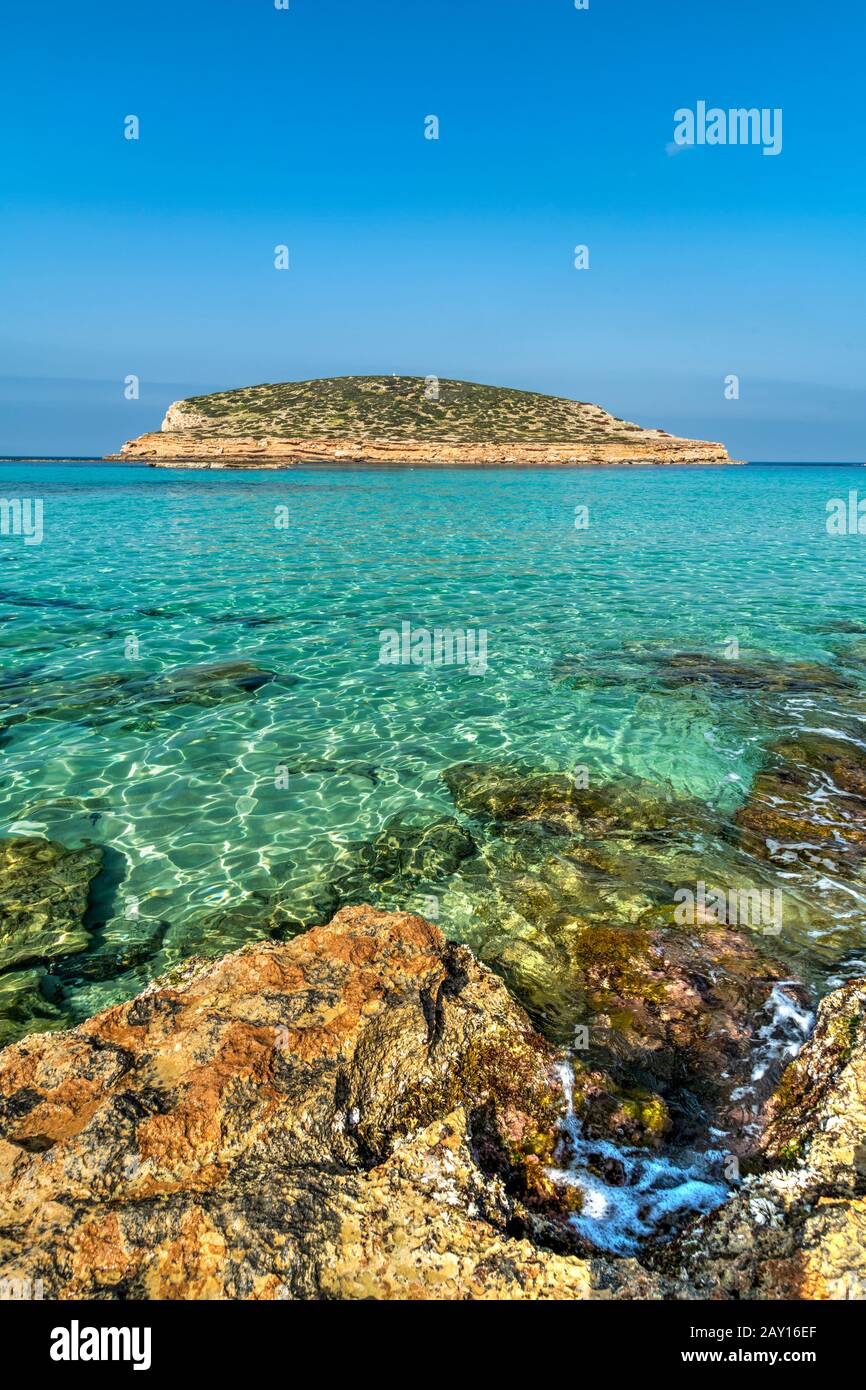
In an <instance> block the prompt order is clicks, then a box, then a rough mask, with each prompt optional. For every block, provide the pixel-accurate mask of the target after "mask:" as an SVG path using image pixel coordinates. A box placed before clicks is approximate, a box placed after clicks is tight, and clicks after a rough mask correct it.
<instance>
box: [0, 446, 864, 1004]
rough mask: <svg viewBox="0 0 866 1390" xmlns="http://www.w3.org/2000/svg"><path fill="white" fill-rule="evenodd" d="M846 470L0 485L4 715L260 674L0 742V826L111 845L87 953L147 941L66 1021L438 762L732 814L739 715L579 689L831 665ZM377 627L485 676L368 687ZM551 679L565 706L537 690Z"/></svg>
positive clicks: (134, 475)
mask: <svg viewBox="0 0 866 1390" xmlns="http://www.w3.org/2000/svg"><path fill="white" fill-rule="evenodd" d="M861 477H862V478H863V479H864V483H866V474H863V473H862V472H858V471H857V470H856V469H850V468H796V467H790V468H786V467H772V468H770V467H767V468H761V467H749V468H732V469H688V470H665V469H631V468H629V469H604V470H595V469H589V470H581V469H574V470H562V471H559V470H551V471H543V470H538V471H532V470H525V471H524V470H511V469H509V470H485V471H482V472H477V471H470V470H454V471H427V470H396V469H394V470H385V469H380V470H374V471H373V470H365V469H353V470H340V471H334V470H325V469H321V470H319V469H317V470H310V469H306V470H295V471H286V472H279V473H273V472H261V473H255V472H251V473H245V474H243V475H241V474H238V473H194V472H193V473H175V472H170V471H164V470H155V469H147V468H139V467H125V466H116V465H102V464H96V463H93V464H88V463H79V464H62V463H58V464H36V463H7V464H2V465H0V494H2V496H4V497H41V498H42V499H43V501H44V540H43V543H42V544H41V545H33V546H28V545H25V544H24V542H23V539H22V538H21V537H12V536H7V537H3V538H2V539H0V663H2V667H0V669H2V677H3V680H4V682H6V685H7V690H6V708H5V714H6V715H8V714H9V712H10V711H11V712H13V713H14V711H15V709H16V706H17V705H18V703H19V701H20V698H21V695H22V692H24V691H27V690H30V691H32V690H33V689H42V688H46V689H50V686H51V683H52V682H56V681H63V682H70V681H71V682H75V681H78V680H80V679H82V678H88V677H93V676H94V675H98V674H106V675H108V674H117V673H121V674H123V675H130V674H135V675H140V676H145V677H147V676H151V677H158V676H159V675H160V674H161V673H165V672H170V671H172V670H174V669H176V668H178V667H191V666H200V665H205V664H208V663H215V662H224V661H238V660H240V661H246V662H250V663H254V664H255V665H256V666H258V667H261V668H264V669H265V670H267V671H269V672H273V673H275V679H274V680H273V681H272V682H271V683H269V684H267V685H264V686H262V688H261V689H259V690H257V691H255V693H254V694H251V695H250V696H249V697H248V698H239V699H236V700H231V701H217V702H215V703H214V704H212V705H208V706H201V707H199V706H195V705H193V704H188V703H187V704H181V705H174V706H171V705H168V706H166V707H157V708H154V707H153V705H152V703H151V704H148V703H147V701H144V702H143V703H142V705H141V708H137V707H136V702H135V700H134V699H132V698H131V699H130V707H129V709H128V710H126V709H121V710H118V708H117V706H113V707H111V708H110V709H109V710H108V711H106V714H105V718H104V719H103V717H102V716H101V715H100V714H98V713H93V714H91V716H90V717H89V718H83V717H74V718H71V719H67V720H64V721H63V722H58V721H57V720H55V719H51V718H46V717H43V716H42V715H40V713H39V712H37V713H35V714H32V715H28V716H27V717H26V718H22V719H20V722H12V723H9V724H8V727H7V728H6V731H5V736H4V743H3V763H2V783H0V832H2V833H3V834H27V833H34V834H42V835H47V836H50V837H51V838H53V839H55V840H59V841H61V842H62V843H64V844H66V845H69V846H73V845H79V844H82V843H84V842H87V841H89V842H92V843H97V844H101V845H104V846H108V847H110V848H111V849H112V850H113V851H116V852H117V853H118V854H119V855H121V856H122V861H118V863H119V864H120V865H121V869H120V871H119V874H118V882H117V884H116V885H115V887H114V889H113V891H112V896H111V899H110V901H108V900H107V901H106V903H105V904H104V905H103V906H104V909H105V910H104V913H103V916H104V917H105V919H106V921H107V924H108V929H109V931H114V932H115V933H116V934H118V935H119V936H120V937H122V938H123V939H131V940H135V939H136V938H137V937H138V936H139V935H140V936H142V937H144V936H145V935H146V934H147V931H148V929H149V928H152V926H153V924H155V923H157V922H160V923H164V924H167V932H166V935H165V937H164V941H163V950H162V951H161V952H160V953H159V954H158V955H157V956H156V957H155V958H154V960H153V961H151V962H147V963H144V964H142V965H140V966H138V967H136V968H135V969H133V970H131V971H129V972H127V973H126V974H125V975H124V976H122V977H121V978H120V979H114V980H110V981H100V982H96V983H94V982H84V983H82V984H81V987H80V989H73V990H72V991H71V993H70V994H69V996H68V999H67V1004H68V1006H69V1007H72V1008H74V1010H75V1011H76V1012H77V1013H78V1014H79V1015H84V1014H87V1013H90V1012H92V1011H93V1010H94V1009H96V1008H98V1007H100V1006H101V1005H102V1004H103V1003H105V1002H106V1001H107V1000H109V999H113V998H116V997H118V996H119V995H122V994H130V993H133V992H134V991H135V990H136V989H138V988H140V986H141V984H142V983H143V982H144V980H145V979H146V978H148V977H149V976H150V975H151V974H152V973H154V972H155V971H157V970H159V969H161V968H164V966H165V964H166V962H167V960H168V959H171V958H174V957H176V956H177V955H179V954H184V953H185V952H186V951H187V950H192V949H196V946H197V944H199V943H198V938H197V937H196V933H195V925H194V924H195V923H196V922H198V921H200V920H201V917H202V915H203V914H204V913H206V912H211V911H213V910H214V909H215V908H223V907H232V906H233V905H235V904H238V903H240V902H241V901H243V899H244V898H245V897H246V896H247V895H249V894H251V893H260V894H268V893H270V892H272V891H273V889H274V886H275V884H286V885H288V888H287V891H288V892H289V893H291V886H292V884H298V885H301V884H303V883H308V882H309V880H310V879H311V878H312V877H315V876H317V875H318V874H319V873H324V872H327V871H328V869H329V867H330V866H332V865H333V864H334V862H335V861H337V860H339V858H340V856H341V854H343V853H344V852H345V847H346V846H347V845H349V844H351V843H352V842H357V841H358V840H363V839H365V838H367V837H368V836H370V835H371V834H373V833H375V832H376V831H378V830H379V829H381V828H382V826H383V825H385V823H386V822H387V821H388V820H389V819H390V818H391V817H392V816H394V815H395V814H396V813H405V812H412V813H413V814H414V815H416V816H418V817H420V818H421V819H423V818H425V817H427V818H429V819H436V818H437V817H441V816H442V815H453V814H454V807H453V804H452V802H451V800H450V797H449V795H448V792H447V790H446V789H445V787H444V786H443V784H442V782H441V780H440V773H441V771H442V770H443V769H444V768H446V767H448V766H449V765H451V764H453V763H456V762H459V761H461V760H465V759H472V760H480V761H488V760H489V761H496V762H502V761H506V760H518V761H520V762H525V763H527V764H531V765H533V766H537V767H545V768H549V769H569V768H573V767H574V766H575V765H586V766H587V767H588V768H589V770H590V777H591V778H597V779H600V780H611V779H616V778H620V777H626V776H635V777H640V778H644V779H649V780H650V781H653V782H658V783H660V784H666V785H668V786H670V787H672V788H673V789H674V790H675V791H676V792H679V793H683V794H686V793H688V794H691V795H694V796H697V797H700V798H702V799H704V800H706V801H709V802H711V803H713V805H715V806H716V807H718V808H719V809H720V811H724V812H729V811H731V810H733V809H734V808H735V807H736V805H737V804H738V802H739V801H740V800H742V798H743V796H744V794H745V791H746V790H747V788H748V786H749V783H750V780H751V778H752V776H753V774H754V772H755V769H756V768H757V767H758V765H759V763H760V761H761V750H762V745H763V743H764V742H765V741H766V738H767V730H766V729H765V728H762V727H761V726H760V724H759V723H758V724H756V722H755V717H754V705H753V704H749V705H745V704H744V702H742V701H740V700H736V699H735V700H730V701H727V702H726V704H725V705H724V706H721V705H720V704H719V702H718V701H716V700H714V699H712V698H709V697H704V696H701V695H697V696H696V695H695V694H694V693H690V694H689V695H688V696H687V697H685V696H680V695H678V694H671V693H670V692H668V693H660V692H657V691H648V690H647V689H646V688H641V687H640V683H638V684H637V685H629V684H628V683H626V684H623V683H621V682H620V683H617V682H616V681H612V680H608V679H599V680H598V681H597V682H596V683H593V681H592V677H593V675H594V674H595V675H598V676H600V677H601V676H602V675H606V676H609V675H610V674H611V673H615V672H616V671H617V670H620V671H621V670H623V669H625V668H626V666H627V665H628V663H630V662H633V661H635V660H637V661H641V660H643V659H645V658H646V657H647V656H649V657H652V655H653V653H654V652H656V653H658V652H662V653H663V652H666V651H671V650H673V651H678V650H700V651H703V652H710V653H715V654H716V655H721V654H722V651H723V647H724V644H725V642H726V641H727V640H728V639H729V638H730V637H732V636H735V637H736V638H737V640H738V642H739V644H740V649H741V652H742V653H743V654H748V653H752V654H754V653H759V654H761V655H762V656H763V657H772V658H777V659H780V660H788V661H790V660H800V661H803V660H808V661H813V662H819V663H823V664H827V665H830V666H833V665H834V664H836V663H837V662H838V660H839V652H840V646H841V647H844V644H845V643H846V642H848V641H850V640H851V639H850V638H849V637H847V636H846V635H844V634H842V635H840V632H839V631H838V630H834V624H836V625H839V624H844V623H850V622H851V621H852V620H855V619H857V618H858V617H860V616H861V615H863V614H866V609H864V607H863V598H864V588H866V586H864V573H866V570H864V554H866V552H864V547H866V537H858V536H851V537H844V538H831V537H828V535H827V532H826V529H825V517H826V503H827V501H828V499H829V498H831V497H835V496H845V495H846V494H847V492H848V490H849V489H850V488H852V487H856V486H857V485H858V482H859V480H860V478H861ZM578 505H587V506H588V507H589V511H590V526H589V528H588V529H587V530H577V529H575V525H574V516H575V507H576V506H578ZM281 507H287V508H288V513H287V515H288V526H287V527H286V528H285V529H281V528H278V527H277V526H276V525H275V509H276V508H281ZM404 620H408V621H410V622H411V623H412V624H413V626H425V627H428V628H432V627H435V626H443V627H456V626H464V627H476V628H484V629H486V631H487V633H488V639H487V640H488V667H487V670H486V672H485V674H484V675H473V674H472V673H471V672H470V671H469V670H467V669H466V668H464V667H442V668H439V669H429V668H428V669H425V668H418V667H412V666H385V665H381V664H380V663H379V659H378V658H379V636H378V634H379V631H380V629H383V628H390V627H399V625H400V623H401V622H402V621H404ZM130 637H135V638H136V639H137V641H138V657H137V659H134V660H130V658H129V656H128V655H127V652H128V650H129V647H128V639H129V638H130ZM563 663H564V668H565V669H567V670H571V671H574V670H577V671H579V672H582V673H584V675H585V676H587V677H589V681H588V683H586V684H584V685H583V686H580V687H579V688H574V687H573V685H572V684H570V683H568V682H563V681H562V680H559V679H557V678H556V673H557V669H560V670H561V669H562V664H563ZM558 664H559V666H558ZM10 683H11V684H10ZM46 683H47V684H46ZM789 705H790V710H789V713H790V718H791V720H793V721H794V722H795V723H796V722H797V721H803V722H806V723H808V724H810V725H811V726H815V727H824V726H825V725H826V724H827V723H828V721H832V720H833V719H834V718H835V717H836V713H835V710H834V708H833V701H832V699H831V698H830V697H824V696H821V697H819V698H818V699H817V700H816V699H812V698H811V697H808V698H805V699H800V701H799V703H798V701H797V700H796V699H793V698H792V699H791V700H790V701H789ZM315 762H326V763H328V764H330V765H332V766H331V768H330V770H327V771H321V770H319V771H316V770H313V771H307V772H304V771H301V772H292V774H291V776H290V777H289V786H288V787H287V788H286V787H284V786H281V785H276V784H275V783H276V781H277V780H278V779H277V778H276V772H277V769H278V768H279V767H280V766H289V767H292V768H294V767H296V766H297V765H298V764H302V763H315ZM352 764H354V765H356V766H355V767H354V768H352V767H347V768H346V769H345V770H343V767H344V765H352ZM358 764H361V765H364V766H368V767H370V768H372V769H374V770H375V771H374V774H373V776H372V777H368V776H365V775H364V774H363V772H360V773H359V771H358V769H357V765H358ZM849 896H850V895H849ZM850 901H851V913H852V917H853V918H854V919H855V920H856V921H858V922H859V917H860V912H861V907H860V903H859V902H858V901H857V900H856V897H853V898H850ZM448 908H449V905H448V900H447V896H446V898H445V899H444V904H443V914H442V916H441V918H440V920H441V922H442V925H443V926H444V927H445V929H446V930H451V931H452V932H453V933H454V934H456V935H466V934H467V929H466V913H467V912H469V913H470V915H471V904H470V905H469V908H467V906H466V904H465V903H463V905H462V907H461V906H460V904H458V903H457V902H456V900H455V904H454V917H453V920H452V919H449V910H448ZM461 912H462V913H463V914H464V916H463V919H462V920H461V916H460V914H461ZM234 944H237V943H236V941H235V940H233V939H232V938H231V936H230V935H229V934H227V936H226V941H225V946H226V948H228V947H230V946H232V945H234Z"/></svg>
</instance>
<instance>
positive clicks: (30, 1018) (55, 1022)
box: [0, 969, 69, 1048]
mask: <svg viewBox="0 0 866 1390" xmlns="http://www.w3.org/2000/svg"><path fill="white" fill-rule="evenodd" d="M45 983H46V975H45V971H44V970H41V969H38V970H36V969H34V970H7V971H5V972H4V973H3V974H2V975H0V1048H3V1047H6V1045H7V1043H11V1042H15V1040H16V1039H17V1038H23V1037H25V1036H26V1035H27V1034H28V1033H42V1032H45V1031H46V1030H48V1029H52V1028H54V1029H56V1028H64V1027H66V1025H67V1024H68V1022H69V1020H68V1018H67V1017H66V1015H65V1014H64V1013H63V1011H62V1010H61V1008H59V1007H58V1005H57V1004H56V1003H55V1002H54V1001H53V1000H52V999H50V998H49V997H48V995H47V994H46V993H45V991H44V985H45Z"/></svg>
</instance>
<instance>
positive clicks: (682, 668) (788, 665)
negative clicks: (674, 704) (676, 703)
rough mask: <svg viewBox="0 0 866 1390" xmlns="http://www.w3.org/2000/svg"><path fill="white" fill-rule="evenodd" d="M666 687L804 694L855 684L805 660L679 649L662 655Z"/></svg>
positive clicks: (851, 688)
mask: <svg viewBox="0 0 866 1390" xmlns="http://www.w3.org/2000/svg"><path fill="white" fill-rule="evenodd" d="M660 679H661V681H662V684H663V685H665V686H667V687H668V688H682V687H684V686H693V685H708V686H711V687H712V688H713V689H715V690H718V691H725V690H731V691H747V692H756V693H761V692H766V693H768V694H779V695H807V694H812V693H814V692H816V691H846V690H854V689H856V684H855V682H854V681H852V680H851V679H850V678H849V677H848V676H845V675H843V674H842V673H841V672H840V671H834V670H833V668H832V667H830V666H821V665H819V664H818V663H817V662H809V661H754V662H747V661H739V660H733V659H732V660H728V659H727V658H725V657H717V656H710V655H707V654H705V653H703V652H680V653H678V654H676V655H675V656H671V657H669V658H667V659H666V661H665V663H664V667H663V669H662V670H661V672H660Z"/></svg>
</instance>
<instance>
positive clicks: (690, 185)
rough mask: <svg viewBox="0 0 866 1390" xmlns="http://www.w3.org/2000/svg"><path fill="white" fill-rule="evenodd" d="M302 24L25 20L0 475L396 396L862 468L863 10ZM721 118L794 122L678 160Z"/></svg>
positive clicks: (234, 18)
mask: <svg viewBox="0 0 866 1390" xmlns="http://www.w3.org/2000/svg"><path fill="white" fill-rule="evenodd" d="M290 4H291V8H290V9H289V10H288V11H280V10H276V9H275V8H274V5H273V0H174V3H171V4H168V3H166V2H165V0H149V2H148V3H139V4H135V3H131V2H130V3H120V4H118V3H107V0H96V3H85V4H82V5H72V4H69V3H68V0H66V2H65V3H61V2H60V0H42V2H41V3H40V4H38V5H24V4H18V5H15V6H12V7H10V9H9V10H8V11H7V16H6V18H5V19H4V53H3V56H2V58H0V63H2V82H0V120H2V127H3V150H4V155H3V162H4V170H3V178H2V185H0V199H2V212H0V255H2V261H0V264H2V279H3V286H2V315H0V451H2V452H11V453H22V452H30V451H33V452H38V453H43V452H44V453H62V452H70V453H73V454H86V453H90V452H97V453H101V452H104V451H106V450H110V449H113V448H116V447H117V446H118V445H119V444H120V443H121V442H122V440H123V439H124V438H126V437H128V436H130V435H133V434H136V433H138V432H140V431H141V430H144V429H150V428H158V426H159V423H160V420H161V417H162V414H163V411H164V409H165V406H166V404H167V403H168V402H169V401H170V400H172V399H174V398H175V397H177V396H182V395H185V394H189V393H191V392H193V391H201V390H216V389H220V388H224V387H229V386H235V385H244V384H249V383H252V382H257V381H274V380H284V379H291V378H302V377H315V376H324V375H342V374H348V373H364V372H400V373H419V374H423V375H426V374H429V373H433V374H436V375H439V376H455V377H466V378H470V379H474V380H480V381H488V382H494V383H498V384H503V385H514V386H523V387H527V388H531V389H536V390H546V391H551V392H554V393H558V394H563V395H570V396H575V397H578V398H580V399H592V400H597V401H599V402H600V403H601V404H602V405H604V406H605V407H607V408H608V409H611V410H613V411H614V412H616V413H617V414H622V415H625V416H627V417H630V418H632V419H636V420H638V421H639V422H640V423H642V424H647V425H656V424H657V425H661V426H663V427H664V428H667V429H670V430H673V431H678V432H682V433H688V434H696V435H700V436H702V437H708V438H719V439H723V440H724V441H725V442H726V443H727V444H728V445H729V446H730V447H731V449H732V450H733V452H734V453H735V454H736V455H737V456H739V457H749V458H758V459H761V458H763V459H780V460H781V459H790V460H801V459H803V460H806V459H839V460H843V459H851V460H861V459H866V389H864V387H866V360H864V359H866V352H864V343H866V326H864V325H866V302H864V300H866V293H864V289H866V254H864V247H866V236H864V233H866V225H864V224H866V218H864V212H866V177H864V176H866V140H864V135H866V129H864V126H866V117H864V102H863V95H862V91H863V83H862V65H863V56H864V52H866V18H864V8H863V6H862V3H859V0H842V3H837V4H829V5H819V4H817V3H812V2H811V0H810V2H809V3H805V0H787V3H782V0H772V3H770V0H728V3H720V2H718V0H717V3H712V4H711V3H708V0H693V3H692V4H683V3H682V2H681V0H678V3H673V0H646V3H638V0H590V7H589V9H588V10H585V11H577V10H575V8H574V4H573V0H430V3H423V0H290ZM698 100H705V101H707V103H708V104H709V105H711V106H712V105H717V106H721V107H723V108H727V107H729V106H757V107H781V108H782V110H783V113H784V115H783V122H784V123H783V149H782V153H781V154H780V155H779V156H778V157H775V158H773V157H766V156H764V155H762V153H761V150H760V149H759V148H753V147H719V148H711V147H704V148H691V149H683V150H680V151H679V152H678V153H675V154H671V153H670V152H669V148H668V147H669V145H670V142H671V140H672V138H673V129H674V111H675V110H676V109H677V108H679V107H683V106H691V107H694V106H695V104H696V103H697V101H698ZM129 114H135V115H138V116H139V118H140V121H141V138H140V140H139V141H138V142H134V141H127V140H125V139H124V138H123V120H124V117H125V116H127V115H129ZM430 114H435V115H437V116H438V117H439V120H440V139H439V140H438V141H430V140H425V139H424V117H425V116H427V115H430ZM278 243H286V244H288V246H289V247H290V254H291V269H290V270H289V271H288V272H278V271H275V270H274V268H273V248H274V246H275V245H276V244H278ZM577 243H586V244H588V245H589V247H590V269H589V270H588V271H580V272H579V271H576V270H575V269H574V268H573V250H572V249H573V247H574V246H575V244H577ZM128 373H136V374H138V375H139V376H140V378H141V383H142V387H141V400H140V401H139V402H138V403H135V404H134V403H130V402H126V401H124V399H123V395H122V391H123V379H124V377H125V376H126V375H127V374H128ZM729 373H736V374H737V375H739V377H740V383H741V385H740V393H741V394H740V399H739V401H727V400H725V399H724V395H723V383H724V378H725V377H726V376H727V375H728V374H729Z"/></svg>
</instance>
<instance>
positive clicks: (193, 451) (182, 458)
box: [109, 430, 738, 468]
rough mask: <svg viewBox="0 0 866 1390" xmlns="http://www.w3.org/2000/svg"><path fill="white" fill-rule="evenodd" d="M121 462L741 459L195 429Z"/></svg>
mask: <svg viewBox="0 0 866 1390" xmlns="http://www.w3.org/2000/svg"><path fill="white" fill-rule="evenodd" d="M109 457H111V458H114V459H118V460H120V461H124V460H128V461H134V462H138V461H141V462H146V463H151V464H153V465H154V466H155V467H158V468H288V467H291V466H292V465H293V464H302V463H318V464H333V465H336V466H339V465H340V464H353V463H372V464H376V463H380V464H402V465H409V466H412V467H430V468H436V467H439V468H448V467H472V466H474V467H482V468H483V467H488V468H503V467H509V466H511V467H541V468H543V467H549V468H557V467H559V468H562V467H567V466H568V465H569V464H573V465H578V464H601V465H604V464H607V465H608V467H614V466H621V465H623V464H643V465H644V466H647V465H659V464H698V465H700V464H703V465H707V464H723V463H728V464H729V463H736V462H738V460H736V459H732V458H729V457H728V452H727V450H726V449H725V447H724V445H723V444H712V443H708V442H705V441H704V440H700V439H677V438H676V437H675V436H673V435H665V436H663V437H659V438H653V437H650V438H648V439H646V440H636V441H635V442H633V443H631V442H629V443H604V442H600V443H594V444H584V443H580V442H570V441H564V442H562V443H551V444H532V443H514V444H511V443H508V444H426V443H421V442H417V441H408V442H407V441H403V440H387V439H368V440H352V439H332V440H312V439H268V438H265V439H254V438H251V437H246V438H244V437H239V438H237V439H233V440H231V441H230V442H229V441H227V440H223V439H219V438H212V437H208V436H207V435H205V434H197V433H195V432H193V431H186V430H185V431H184V432H183V433H174V432H170V431H167V432H165V433H160V434H141V435H139V436H138V438H137V439H130V440H129V441H128V442H127V443H126V444H124V446H123V448H122V449H121V451H120V453H119V454H112V455H109Z"/></svg>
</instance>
